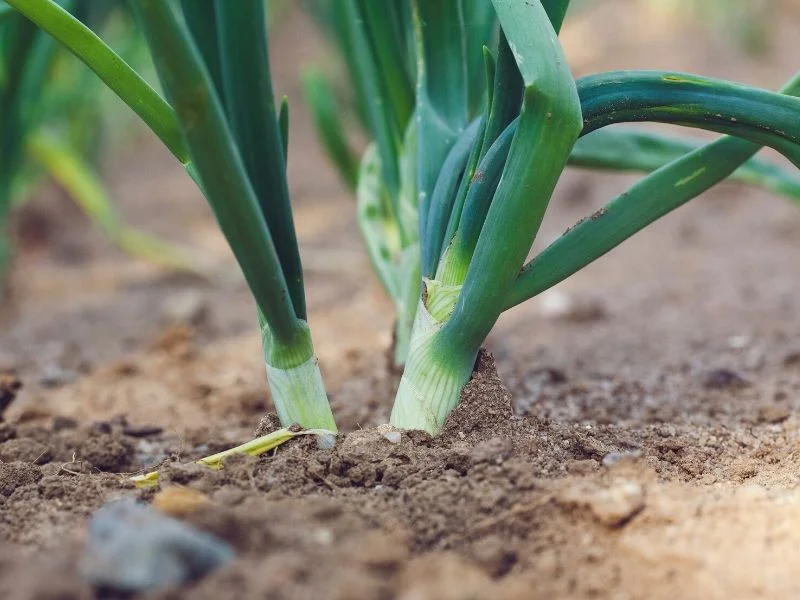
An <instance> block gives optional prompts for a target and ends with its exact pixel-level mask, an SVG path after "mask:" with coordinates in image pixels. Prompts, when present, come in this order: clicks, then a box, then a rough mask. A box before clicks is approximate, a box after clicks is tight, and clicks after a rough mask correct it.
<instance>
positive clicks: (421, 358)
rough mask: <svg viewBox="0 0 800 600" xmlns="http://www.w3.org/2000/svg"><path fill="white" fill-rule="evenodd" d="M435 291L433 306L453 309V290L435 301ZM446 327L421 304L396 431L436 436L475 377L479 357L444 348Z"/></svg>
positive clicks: (397, 405)
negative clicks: (421, 432)
mask: <svg viewBox="0 0 800 600" xmlns="http://www.w3.org/2000/svg"><path fill="white" fill-rule="evenodd" d="M447 287H448V288H449V287H450V286H447ZM432 291H433V290H429V294H428V298H427V300H428V303H429V306H434V307H437V308H441V307H442V306H444V305H446V306H450V307H452V305H453V304H454V301H453V300H452V297H451V296H452V290H451V289H446V290H445V291H444V293H443V294H442V298H437V297H432V293H431V292H432ZM437 296H438V294H437ZM444 323H445V321H444V320H439V319H437V318H435V317H434V316H433V315H432V314H431V313H430V312H428V309H427V308H426V306H425V304H424V303H423V302H422V301H420V303H419V305H418V306H417V314H416V318H415V319H414V328H413V330H412V333H411V340H410V343H409V350H408V357H407V359H406V367H405V370H404V371H403V376H402V378H401V379H400V386H399V387H398V389H397V396H396V397H395V400H394V407H393V408H392V416H391V418H390V421H389V422H390V423H391V424H392V426H394V427H397V428H399V429H422V430H424V431H427V432H428V433H430V434H431V435H436V434H437V433H439V432H440V431H441V430H442V427H444V423H445V421H446V419H447V415H449V414H450V411H452V410H453V408H455V406H456V405H457V404H458V401H459V398H460V396H461V389H462V388H463V387H464V385H466V383H467V381H469V378H470V375H471V374H472V368H473V366H474V364H475V356H463V355H462V354H461V353H459V352H458V349H456V348H449V349H448V348H443V347H442V344H441V341H442V340H441V336H439V335H438V334H439V332H440V330H441V328H442V326H443V325H444Z"/></svg>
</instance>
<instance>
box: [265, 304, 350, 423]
mask: <svg viewBox="0 0 800 600" xmlns="http://www.w3.org/2000/svg"><path fill="white" fill-rule="evenodd" d="M259 323H260V325H261V341H262V344H263V349H264V363H265V365H266V368H267V381H268V383H269V389H270V392H271V393H272V402H273V403H274V404H275V410H276V412H277V413H278V418H279V419H280V422H281V425H283V426H284V427H290V426H291V425H293V424H294V423H297V424H298V425H301V426H302V427H304V428H306V429H327V430H329V431H333V432H336V431H337V429H336V421H335V420H334V418H333V413H332V412H331V407H330V404H329V402H328V396H327V394H326V393H325V384H324V383H323V381H322V374H321V373H320V370H319V361H317V358H316V356H314V346H313V345H312V343H311V332H310V330H309V328H308V325H307V324H306V322H305V321H302V320H300V323H301V327H300V329H299V333H298V334H297V336H296V339H294V340H292V342H291V344H281V343H279V342H278V340H277V338H275V336H274V335H273V332H272V330H271V329H270V328H269V326H268V325H267V323H266V322H265V320H264V317H263V315H261V313H259Z"/></svg>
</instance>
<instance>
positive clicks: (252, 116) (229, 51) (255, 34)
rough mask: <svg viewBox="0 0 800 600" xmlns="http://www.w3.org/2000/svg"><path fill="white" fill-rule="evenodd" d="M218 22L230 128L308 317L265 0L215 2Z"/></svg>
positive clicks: (295, 299)
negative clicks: (270, 58)
mask: <svg viewBox="0 0 800 600" xmlns="http://www.w3.org/2000/svg"><path fill="white" fill-rule="evenodd" d="M217 24H218V28H219V29H218V32H217V33H218V37H219V43H220V64H221V69H222V80H223V86H224V90H225V93H224V97H225V109H226V112H227V116H228V123H229V124H230V130H231V132H232V133H233V136H234V139H235V140H236V144H237V146H238V148H239V154H240V155H241V157H242V162H243V163H244V166H245V169H246V171H247V175H248V178H249V180H250V183H251V185H252V187H253V191H254V192H255V193H256V197H257V199H258V204H259V206H260V207H261V212H262V213H263V215H264V218H265V220H266V222H267V226H268V227H269V232H270V235H271V236H272V240H273V242H274V243H275V250H276V251H277V253H278V259H279V261H280V264H281V267H282V269H283V275H284V278H285V279H286V283H287V285H288V287H289V293H290V295H291V297H292V304H293V305H294V312H295V314H296V315H297V317H298V318H300V319H305V318H306V305H305V295H304V291H303V269H302V266H301V264H300V252H299V250H298V247H297V238H296V235H295V229H294V221H293V219H292V207H291V202H290V199H289V188H288V185H287V182H286V164H285V163H284V158H283V155H284V153H283V141H282V139H281V133H280V129H279V126H278V116H277V114H276V111H275V101H274V97H273V93H272V80H271V76H270V69H269V54H268V48H267V28H266V14H265V12H264V2H263V0H237V2H235V3H234V2H223V3H221V4H220V5H218V7H217Z"/></svg>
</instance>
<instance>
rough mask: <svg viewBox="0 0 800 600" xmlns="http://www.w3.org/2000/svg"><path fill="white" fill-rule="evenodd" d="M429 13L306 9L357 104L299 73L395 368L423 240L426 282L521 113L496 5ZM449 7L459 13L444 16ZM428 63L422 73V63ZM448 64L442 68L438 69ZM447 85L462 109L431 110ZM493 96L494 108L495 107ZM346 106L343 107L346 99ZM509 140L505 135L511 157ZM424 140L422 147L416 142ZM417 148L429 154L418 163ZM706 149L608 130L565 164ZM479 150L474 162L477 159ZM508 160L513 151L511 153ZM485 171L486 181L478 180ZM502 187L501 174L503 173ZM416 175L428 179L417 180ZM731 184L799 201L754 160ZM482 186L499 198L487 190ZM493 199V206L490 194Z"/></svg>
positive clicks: (415, 292)
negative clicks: (360, 242)
mask: <svg viewBox="0 0 800 600" xmlns="http://www.w3.org/2000/svg"><path fill="white" fill-rule="evenodd" d="M419 4H420V6H419V8H418V10H417V13H416V14H417V15H418V16H419V19H416V20H415V17H414V15H415V13H414V11H413V10H412V3H411V2H410V1H409V0H390V1H388V2H383V3H374V2H369V1H368V0H307V5H308V6H309V10H310V12H311V14H312V16H314V17H315V20H316V21H317V22H318V23H319V24H320V26H321V28H322V30H323V31H324V32H325V33H326V34H327V37H328V38H329V40H330V42H331V43H332V45H333V46H334V47H335V48H336V49H337V50H338V52H339V54H340V56H341V58H342V61H341V62H342V63H343V65H344V66H345V68H346V71H347V74H348V76H349V79H350V81H351V84H352V85H351V88H352V93H351V94H350V95H349V96H348V95H347V94H342V92H341V91H340V90H338V89H336V88H335V87H334V86H333V85H332V84H331V83H330V77H326V76H325V75H324V74H323V73H322V71H321V70H320V69H318V68H309V69H306V71H305V72H304V74H303V81H304V87H305V94H306V99H307V101H308V104H309V107H310V110H311V114H312V116H313V120H314V123H315V125H316V127H317V131H318V137H319V139H320V141H321V142H322V145H323V147H324V148H325V149H326V151H327V154H328V156H329V157H330V159H331V162H332V164H333V165H335V166H336V168H337V169H338V171H339V174H340V177H341V179H342V181H343V182H344V183H345V184H346V185H347V186H348V187H349V188H351V189H352V190H353V191H355V193H356V197H357V205H358V207H357V210H358V220H359V225H360V229H361V232H362V235H363V238H364V242H365V245H366V247H367V249H368V252H369V256H370V259H371V261H372V264H373V266H374V268H375V272H376V273H377V275H378V277H379V279H380V281H381V283H382V285H383V287H384V290H385V291H386V293H387V295H388V296H389V298H390V299H391V300H392V301H393V303H394V306H395V309H396V320H395V332H394V352H393V354H394V362H395V365H396V366H398V367H399V368H402V366H403V364H404V363H405V360H406V357H407V354H408V344H409V341H410V336H411V326H412V324H413V322H414V316H415V314H416V310H417V304H418V300H419V294H420V282H421V279H420V267H421V265H420V258H421V256H420V242H421V240H422V241H423V247H424V248H426V250H427V255H426V256H424V257H423V258H424V259H425V260H426V261H427V265H425V266H426V267H427V271H426V272H425V273H424V274H425V276H426V277H428V278H430V277H431V276H432V275H433V272H432V271H433V267H432V264H431V263H432V261H434V260H436V253H437V252H439V251H441V250H443V249H444V248H443V247H440V246H447V245H448V244H449V243H450V242H451V241H453V239H454V238H453V236H454V234H455V232H456V229H457V227H458V225H459V220H460V218H461V211H462V210H463V206H464V202H465V200H466V197H467V194H468V192H469V191H470V184H471V182H470V181H469V179H465V178H464V177H462V176H461V173H462V172H463V171H464V170H465V169H466V170H467V171H468V172H470V173H473V175H474V173H475V172H476V166H477V164H476V161H479V160H483V159H484V158H485V156H486V154H487V153H488V152H489V149H490V147H491V144H492V142H493V141H494V140H495V139H496V138H497V137H498V136H499V134H500V133H501V130H502V128H503V127H505V126H506V125H508V123H509V122H510V121H511V120H512V119H513V118H514V117H515V116H516V115H517V114H518V113H519V106H520V97H521V89H522V85H523V83H522V81H521V79H520V77H519V75H518V74H517V73H516V71H517V66H516V63H515V59H514V57H513V56H512V55H511V53H510V50H509V47H508V40H507V38H506V36H505V35H504V34H501V35H499V36H498V32H497V21H496V13H495V11H494V7H493V5H492V2H491V1H490V0H471V1H469V2H452V3H451V4H452V6H449V7H448V6H447V3H444V4H443V5H442V7H439V6H438V5H437V3H434V5H432V6H427V4H428V3H422V2H420V3H419ZM542 4H543V7H544V8H545V11H546V12H548V13H552V14H556V15H558V18H563V13H564V11H565V10H566V4H565V3H563V2H555V1H552V0H544V1H543V2H542ZM445 9H446V10H449V13H440V12H439V11H441V10H445ZM415 24H417V25H419V28H415ZM426 32H427V33H429V34H430V35H426ZM445 36H449V37H445ZM497 38H499V39H497ZM498 42H499V44H498ZM420 44H422V45H420ZM495 46H498V52H497V53H496V54H493V53H491V52H490V51H489V47H495ZM420 55H422V58H423V60H422V62H420V61H418V58H419V56H420ZM440 56H441V57H446V59H444V60H438V59H437V58H436V57H440ZM420 67H422V68H420ZM427 82H432V83H431V84H430V85H429V84H428V83H427ZM432 86H433V87H432ZM437 86H441V87H442V88H444V87H447V86H451V87H450V89H449V90H448V93H450V94H451V96H452V98H450V99H449V100H447V102H448V103H452V105H448V106H445V107H440V106H435V104H436V103H437V102H440V100H436V99H434V100H432V101H430V100H426V98H425V96H426V95H428V94H433V95H436V94H440V93H441V92H440V91H437V89H435V88H436V87H437ZM508 86H511V87H510V89H507V88H508ZM495 93H497V94H498V102H497V103H494V102H493V97H494V94H495ZM341 96H345V97H346V99H345V100H344V101H342V100H337V97H341ZM348 100H349V101H348ZM431 111H433V113H432V114H431ZM492 111H493V112H492ZM351 114H353V115H355V116H356V119H355V120H354V121H355V123H357V124H358V125H359V126H360V128H361V129H362V130H363V131H364V132H366V133H367V135H368V136H369V138H370V140H371V142H370V144H369V145H368V147H367V149H366V151H365V152H364V154H363V156H361V157H358V156H357V154H356V153H355V152H354V151H353V150H352V147H353V144H352V142H351V138H352V137H353V135H352V133H351V130H352V129H353V124H354V123H353V120H351V119H350V116H351ZM412 117H413V118H412ZM479 117H480V118H479ZM420 123H422V124H423V127H424V128H425V131H424V133H422V134H418V129H419V126H420V125H419V124H420ZM487 128H488V132H487V131H486V130H487ZM461 132H464V135H463V136H461V137H459V139H458V143H457V147H458V150H457V151H456V150H454V153H453V155H452V157H450V158H449V160H450V161H451V162H450V163H448V165H447V169H445V170H446V171H448V172H450V171H451V170H453V169H455V171H454V172H453V173H451V175H450V178H449V179H447V180H442V182H441V187H440V188H439V190H438V192H437V194H438V196H437V203H438V202H440V201H441V199H442V198H443V197H446V198H447V199H448V200H449V201H452V202H454V205H453V209H452V210H451V209H450V208H449V207H441V206H438V204H437V206H438V207H437V208H436V210H437V211H442V210H444V211H450V212H448V213H447V214H446V215H444V217H445V218H446V222H445V219H443V218H442V214H441V213H440V212H439V213H437V214H436V215H434V218H433V219H432V220H431V221H428V220H427V215H426V214H425V211H423V213H422V215H421V216H420V212H419V204H420V198H427V196H428V195H429V194H431V193H433V189H434V186H433V184H434V182H436V180H437V178H438V177H439V175H440V173H442V168H443V166H444V165H445V154H446V150H447V149H449V148H451V147H453V146H454V144H455V142H454V140H455V139H456V137H457V136H458V135H459V134H460V133H461ZM348 133H350V135H348ZM512 133H513V131H511V130H509V131H507V132H506V133H505V136H506V137H505V138H504V144H505V146H507V144H508V142H510V139H511V138H510V136H511V135H512ZM583 133H584V134H585V132H583ZM478 137H480V140H478V141H476V138H478ZM420 138H421V139H422V142H418V140H419V139H420ZM418 143H421V144H422V145H423V146H424V148H425V151H424V152H423V153H421V154H419V155H417V150H416V148H417V145H418ZM699 145H700V144H699V143H698V142H696V141H692V140H690V139H681V138H678V137H671V136H666V135H663V134H656V133H652V132H648V131H642V130H639V129H635V128H624V127H623V128H615V129H598V130H597V131H595V132H593V133H592V134H591V135H583V134H582V136H581V137H580V138H579V139H578V141H577V142H576V143H575V144H574V146H573V147H572V150H571V152H570V155H569V158H568V162H567V164H568V166H571V167H581V168H590V169H599V170H615V171H638V172H647V173H649V172H652V171H655V170H657V169H659V168H661V167H662V166H664V165H666V164H667V163H669V162H671V161H673V160H676V159H677V158H680V157H682V156H684V155H686V154H688V153H690V152H692V151H694V150H696V149H697V148H698V147H699ZM478 146H480V148H478ZM472 150H474V151H475V152H477V154H474V155H470V152H471V151H472ZM498 150H501V147H498ZM506 153H507V148H506V149H505V151H504V154H503V156H505V154H506ZM487 164H488V163H487ZM493 164H494V166H495V169H497V168H502V167H503V165H504V162H503V160H495V162H494V163H493ZM467 167H468V168H467ZM426 171H428V174H427V175H426V174H425V172H426ZM477 173H478V176H479V177H483V176H484V173H483V171H481V170H477ZM493 176H494V177H497V176H499V172H495V173H494V175H493ZM420 177H423V178H424V179H426V180H427V181H426V182H423V183H420V181H419V178H420ZM731 177H732V178H733V179H735V180H739V181H742V182H747V183H750V184H754V185H760V186H763V187H765V188H767V189H770V190H772V191H773V192H775V193H778V194H781V195H784V196H786V197H788V198H789V199H791V200H794V201H795V202H798V203H800V177H798V176H797V175H796V174H795V173H793V172H791V171H787V170H786V169H782V168H780V167H777V166H775V165H773V164H772V163H770V162H766V161H761V160H757V159H751V160H749V161H747V162H745V163H744V164H743V165H742V166H741V167H740V168H739V169H737V170H736V171H735V172H734V173H733V174H732V175H731ZM418 185H419V187H418ZM446 186H451V187H450V188H447V187H446ZM486 189H488V190H489V192H488V193H489V194H491V190H492V188H491V186H490V187H489V188H486ZM481 190H483V188H482V187H480V186H475V187H474V189H473V197H474V195H475V194H479V193H485V192H486V190H483V191H481ZM483 201H484V203H485V202H488V201H489V199H488V196H484V200H483ZM470 206H471V204H470ZM420 218H422V221H420ZM482 223H483V221H482V220H481V217H480V216H479V217H478V218H476V219H475V220H473V221H470V222H469V224H467V225H465V228H466V230H465V231H462V232H461V234H460V235H459V237H458V244H456V247H455V248H454V249H453V252H462V253H463V252H464V251H465V249H464V248H463V247H462V246H461V244H463V243H464V241H463V240H464V237H465V236H466V237H467V238H470V239H473V238H475V235H476V233H477V231H476V228H480V227H481V226H482ZM431 227H433V228H434V229H433V230H431V229H430V228H431ZM473 241H474V240H473ZM425 242H430V244H431V245H427V244H426V243H425ZM470 243H471V242H470ZM450 260H451V261H452V257H451V259H450Z"/></svg>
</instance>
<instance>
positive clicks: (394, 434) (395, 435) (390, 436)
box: [382, 431, 402, 444]
mask: <svg viewBox="0 0 800 600" xmlns="http://www.w3.org/2000/svg"><path fill="white" fill-rule="evenodd" d="M382 435H383V437H385V438H386V439H387V440H389V441H390V442H391V443H392V444H399V443H400V439H401V437H402V436H401V435H400V432H399V431H387V432H386V433H384V434H382Z"/></svg>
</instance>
